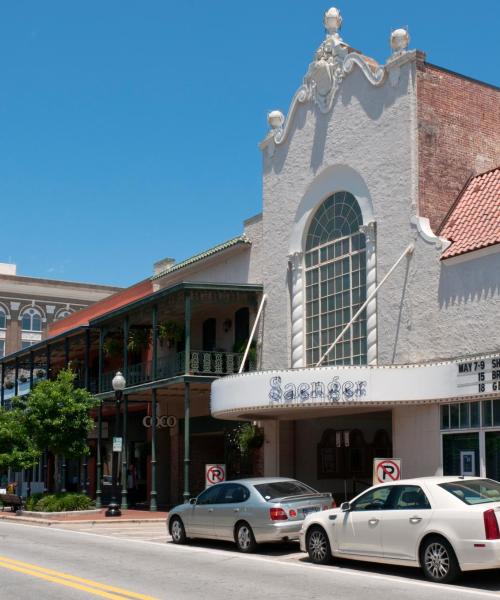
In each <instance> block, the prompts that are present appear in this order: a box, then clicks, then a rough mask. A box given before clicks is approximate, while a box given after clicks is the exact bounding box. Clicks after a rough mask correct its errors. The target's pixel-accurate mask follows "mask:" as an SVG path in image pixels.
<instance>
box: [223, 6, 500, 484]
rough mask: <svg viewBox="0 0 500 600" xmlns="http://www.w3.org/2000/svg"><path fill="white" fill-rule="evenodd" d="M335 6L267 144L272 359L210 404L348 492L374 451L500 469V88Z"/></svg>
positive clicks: (267, 346) (442, 464)
mask: <svg viewBox="0 0 500 600" xmlns="http://www.w3.org/2000/svg"><path fill="white" fill-rule="evenodd" d="M324 24H325V28H326V31H327V33H326V37H325V40H324V41H323V42H322V43H321V45H320V47H319V48H318V50H317V52H316V54H315V56H314V58H313V61H312V62H311V64H310V65H309V68H308V70H307V72H306V74H305V77H304V80H303V83H302V85H301V86H300V87H299V88H298V90H297V92H296V94H295V96H294V97H293V99H292V101H291V105H290V108H289V110H288V114H287V115H286V117H285V116H284V115H283V114H282V113H281V112H279V111H273V112H271V113H270V114H269V118H268V121H269V125H270V130H269V133H268V134H267V136H266V137H265V139H264V140H263V141H262V142H261V144H260V148H261V150H262V155H263V211H262V214H261V215H260V216H259V217H258V218H257V219H256V220H255V223H256V224H254V227H256V226H257V223H258V227H260V231H261V234H260V237H259V240H258V241H256V240H255V241H254V242H253V245H252V252H254V251H255V250H256V246H257V245H258V246H259V247H260V256H261V257H262V262H261V267H262V271H261V282H262V284H263V290H264V294H265V295H266V300H265V302H266V303H265V310H264V313H263V318H262V322H261V323H260V326H261V333H260V335H261V337H260V340H259V343H260V344H261V349H262V363H261V366H260V370H259V371H256V372H252V373H244V374H241V375H233V376H229V377H227V378H224V379H221V380H218V381H216V382H214V383H213V384H212V405H211V407H212V414H213V415H214V416H215V417H217V418H223V419H232V418H238V419H250V420H255V421H257V422H258V423H260V424H261V426H262V427H263V428H264V431H265V439H266V441H265V444H264V453H265V455H264V468H265V472H266V474H269V475H271V474H281V475H288V476H295V477H297V478H299V479H302V480H304V481H307V482H308V483H310V484H312V485H314V486H316V487H317V488H319V489H321V490H332V491H334V492H337V493H345V494H346V495H347V496H349V495H351V494H352V493H354V492H357V491H359V490H360V489H363V487H364V486H366V485H368V484H369V483H370V482H371V477H372V462H373V461H372V459H373V458H374V457H384V456H393V457H397V458H400V459H401V460H402V472H403V476H405V477H413V476H419V475H434V474H441V473H445V474H459V473H469V474H474V475H483V476H484V475H488V476H490V477H494V478H496V479H500V387H499V383H500V382H499V377H500V368H499V366H500V332H499V323H500V169H499V168H498V166H499V165H500V121H499V119H500V110H499V109H500V104H499V90H498V89H497V88H495V87H493V86H491V85H488V84H485V83H483V82H479V81H475V80H473V79H470V78H468V77H464V76H462V75H459V74H457V73H453V72H450V71H448V70H446V69H443V68H440V67H438V66H436V65H433V64H431V63H430V62H428V61H427V60H426V57H425V54H424V53H423V52H420V51H415V50H409V49H408V43H409V36H408V34H407V32H406V31H404V30H396V31H394V32H393V34H392V36H391V50H392V52H391V53H390V55H389V57H388V58H387V60H386V61H385V63H384V64H378V63H376V62H375V61H374V60H373V59H371V58H368V57H366V56H364V55H362V54H361V53H360V52H358V51H357V50H354V49H353V48H351V47H349V45H348V44H347V43H345V42H344V41H343V40H342V39H341V37H340V32H339V30H340V25H341V16H340V13H339V12H338V11H337V10H336V9H330V10H329V11H327V13H326V14H325V19H324Z"/></svg>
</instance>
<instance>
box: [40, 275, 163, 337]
mask: <svg viewBox="0 0 500 600" xmlns="http://www.w3.org/2000/svg"><path fill="white" fill-rule="evenodd" d="M152 293H153V284H152V282H151V280H149V279H144V281H140V282H139V283H136V284H135V285H132V286H131V287H128V288H126V289H124V290H120V291H119V292H116V294H113V295H112V296H108V297H107V298H104V299H103V300H99V302H96V303H95V304H91V305H90V306H88V307H87V308H83V309H82V310H78V311H77V312H75V313H73V314H72V315H70V316H69V317H66V318H64V319H61V320H60V321H56V322H55V323H53V324H52V325H49V334H48V337H53V336H55V335H60V334H61V333H64V332H66V331H70V330H71V329H75V327H81V326H82V325H88V324H89V320H91V319H95V318H96V317H100V316H102V315H104V314H106V313H108V312H111V311H112V310H115V309H117V308H121V307H122V306H125V305H126V304H129V303H130V302H133V301H134V300H139V299H140V298H144V297H145V296H149V294H152Z"/></svg>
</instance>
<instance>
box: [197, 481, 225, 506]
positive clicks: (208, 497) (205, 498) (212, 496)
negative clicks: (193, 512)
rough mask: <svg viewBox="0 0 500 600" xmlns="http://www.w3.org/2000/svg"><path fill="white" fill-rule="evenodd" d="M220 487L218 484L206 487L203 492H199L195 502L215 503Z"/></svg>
mask: <svg viewBox="0 0 500 600" xmlns="http://www.w3.org/2000/svg"><path fill="white" fill-rule="evenodd" d="M220 488H221V486H220V485H213V486H212V487H209V488H208V489H206V490H205V491H204V492H201V494H200V495H199V496H198V498H197V500H196V504H200V505H204V504H217V497H218V495H219V492H220Z"/></svg>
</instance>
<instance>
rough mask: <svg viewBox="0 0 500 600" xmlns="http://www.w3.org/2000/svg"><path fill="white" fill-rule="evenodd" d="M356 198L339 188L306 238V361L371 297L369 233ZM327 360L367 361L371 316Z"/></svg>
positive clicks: (357, 323) (312, 361)
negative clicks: (362, 229) (368, 294)
mask: <svg viewBox="0 0 500 600" xmlns="http://www.w3.org/2000/svg"><path fill="white" fill-rule="evenodd" d="M362 223H363V217H362V214H361V210H360V208H359V205H358V203H357V201H356V198H355V197H354V196H353V195H352V194H350V193H349V192H337V193H335V194H333V196H330V197H329V198H327V199H326V200H325V201H324V202H323V203H322V204H321V206H320V207H319V208H318V210H317V211H316V213H315V215H314V217H313V219H312V222H311V224H310V226H309V230H308V232H307V237H306V242H305V245H306V248H305V250H306V252H305V266H306V360H307V364H308V365H314V364H316V363H317V362H318V360H319V359H320V358H321V356H322V355H323V353H324V352H325V351H326V350H327V349H328V347H329V346H330V344H332V342H334V341H335V339H336V338H337V336H338V335H339V334H340V332H341V331H342V329H343V328H344V327H345V326H346V325H347V323H349V321H350V320H351V318H352V316H353V315H354V313H355V312H356V311H357V310H358V309H359V308H360V306H361V305H362V304H363V302H364V301H365V299H366V253H365V235H364V234H363V233H361V232H360V231H359V227H360V225H362ZM323 364H357V365H359V364H366V315H365V313H364V312H363V313H362V314H361V315H360V317H358V319H357V320H356V321H355V322H354V323H353V325H351V327H350V328H349V329H348V330H347V331H346V333H345V334H344V337H343V338H342V339H341V340H340V341H339V342H338V343H337V345H336V346H335V348H334V349H333V350H332V351H331V352H330V354H329V355H328V357H327V358H326V359H325V361H324V362H323Z"/></svg>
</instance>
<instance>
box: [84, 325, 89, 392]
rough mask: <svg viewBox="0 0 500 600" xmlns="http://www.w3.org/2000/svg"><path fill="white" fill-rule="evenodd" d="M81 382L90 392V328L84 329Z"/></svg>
mask: <svg viewBox="0 0 500 600" xmlns="http://www.w3.org/2000/svg"><path fill="white" fill-rule="evenodd" d="M83 384H84V386H85V389H86V390H87V391H88V392H90V329H86V330H85V350H84V351H83Z"/></svg>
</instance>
